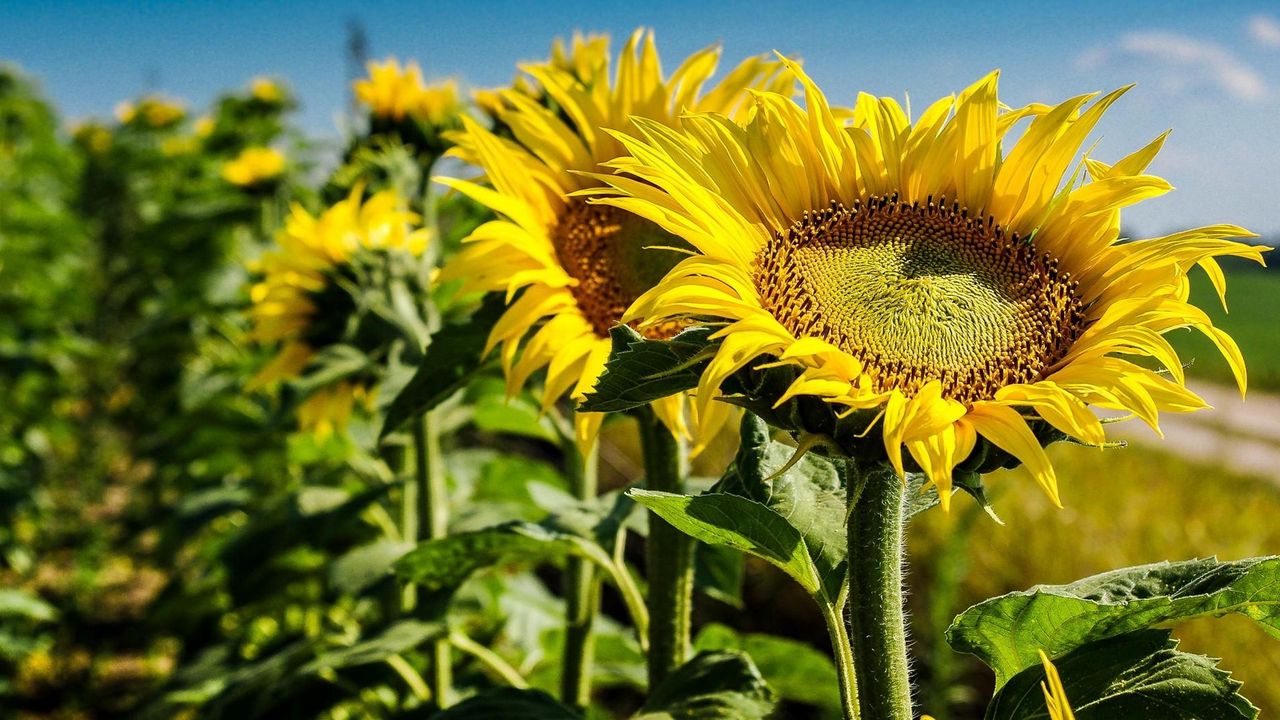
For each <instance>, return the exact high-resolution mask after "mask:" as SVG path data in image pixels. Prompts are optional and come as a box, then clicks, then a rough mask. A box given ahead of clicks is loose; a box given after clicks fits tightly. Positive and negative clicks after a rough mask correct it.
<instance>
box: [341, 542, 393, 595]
mask: <svg viewBox="0 0 1280 720" xmlns="http://www.w3.org/2000/svg"><path fill="white" fill-rule="evenodd" d="M412 549H413V543H411V542H406V541H399V540H378V541H377V542H374V543H371V544H369V545H363V546H361V547H358V548H355V549H354V550H351V551H350V552H348V553H346V554H345V555H343V556H342V557H340V558H338V559H337V560H334V561H333V564H332V565H330V566H329V583H330V584H331V585H333V587H334V588H335V589H337V590H338V591H339V592H344V593H348V594H351V595H355V594H357V593H359V592H360V591H362V590H364V589H365V588H367V587H369V586H370V585H373V584H374V583H376V582H378V581H379V580H382V579H383V578H386V577H390V576H391V567H392V565H394V564H395V561H396V560H399V559H400V558H401V557H402V556H403V555H404V554H405V553H407V552H409V551H410V550H412Z"/></svg>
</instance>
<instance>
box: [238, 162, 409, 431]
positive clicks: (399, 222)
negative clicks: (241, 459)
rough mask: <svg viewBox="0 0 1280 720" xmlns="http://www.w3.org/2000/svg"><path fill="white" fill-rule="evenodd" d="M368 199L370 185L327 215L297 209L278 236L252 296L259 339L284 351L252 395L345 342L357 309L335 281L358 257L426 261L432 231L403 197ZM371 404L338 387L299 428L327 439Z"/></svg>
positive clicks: (316, 398)
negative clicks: (396, 254)
mask: <svg viewBox="0 0 1280 720" xmlns="http://www.w3.org/2000/svg"><path fill="white" fill-rule="evenodd" d="M363 193H364V188H363V187H357V188H355V189H354V190H352V191H351V194H350V195H349V196H348V197H347V198H346V199H345V200H342V201H340V202H338V203H337V204H335V205H334V206H333V207H330V208H328V209H327V210H325V211H324V212H322V213H320V215H319V216H315V215H312V214H311V213H309V212H307V211H306V209H304V208H303V207H302V206H301V205H296V204H295V205H294V207H293V210H292V212H291V214H290V215H289V218H288V220H287V221H286V222H285V226H284V228H283V229H282V230H280V232H279V233H278V234H277V235H276V242H277V243H278V244H279V246H280V248H279V250H276V251H272V252H268V253H265V254H264V255H263V257H262V259H261V261H260V263H259V269H260V270H261V272H262V275H263V278H262V280H261V281H260V282H259V283H257V284H255V285H254V286H253V288H252V289H251V290H250V299H251V300H252V301H253V307H252V308H251V309H250V317H251V318H252V320H253V330H252V334H251V337H252V338H253V339H254V340H256V341H258V342H262V343H280V344H281V347H280V351H279V352H278V353H277V354H276V356H275V358H273V359H272V360H271V361H270V362H268V363H267V365H266V366H265V367H263V369H262V370H261V371H260V372H259V373H258V374H257V375H256V376H255V377H254V378H253V379H252V380H251V381H250V382H249V389H255V388H260V387H265V386H268V385H272V384H275V383H278V382H280V381H282V380H288V379H291V378H296V377H298V376H300V375H301V374H302V371H303V369H304V368H306V366H307V364H308V363H309V362H310V361H311V358H312V357H313V356H314V355H315V353H316V352H317V351H318V350H320V349H322V348H324V347H326V346H329V345H332V344H335V343H337V342H339V341H341V340H342V328H343V326H344V324H345V323H344V319H343V317H341V316H342V315H344V314H345V312H344V311H347V312H349V311H350V310H351V309H352V308H350V307H348V305H349V304H350V302H351V301H350V298H349V297H348V296H347V295H346V291H345V290H343V289H341V288H339V287H337V286H336V285H335V280H337V279H338V278H339V277H340V276H341V274H342V272H343V270H344V267H345V266H346V265H348V264H349V263H350V262H351V261H352V260H353V258H354V256H355V255H356V253H358V252H361V251H365V250H392V251H400V252H408V253H410V254H412V255H414V256H418V255H421V254H422V253H423V252H424V251H425V250H426V247H427V242H428V239H429V236H428V233H427V230H425V229H422V228H419V229H412V226H413V225H414V224H415V223H417V221H418V216H417V215H416V214H415V213H413V212H411V211H409V210H408V209H406V203H405V201H404V199H403V198H401V197H400V196H399V194H397V193H396V192H394V191H391V190H386V191H382V192H379V193H376V194H375V195H373V196H372V197H370V198H369V199H368V200H367V201H364V202H362V201H361V198H362V195H363ZM371 398H372V391H371V390H370V389H369V388H368V387H366V386H365V385H363V384H360V383H356V382H349V381H344V382H342V383H338V384H335V385H333V386H330V387H329V388H325V389H323V390H320V391H317V392H316V393H314V394H312V395H311V396H310V397H309V398H308V399H307V400H306V401H305V403H304V404H303V406H302V407H301V408H300V409H299V424H300V425H301V426H302V428H303V429H304V430H313V431H315V432H317V434H320V435H326V434H328V433H329V432H332V431H334V430H336V429H339V428H341V427H342V426H344V425H345V423H346V419H347V417H348V416H349V415H350V414H351V410H352V407H353V406H354V404H355V402H356V401H363V402H365V404H367V403H368V402H369V401H370V399H371Z"/></svg>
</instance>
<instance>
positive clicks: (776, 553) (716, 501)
mask: <svg viewBox="0 0 1280 720" xmlns="http://www.w3.org/2000/svg"><path fill="white" fill-rule="evenodd" d="M627 494H628V495H630V496H631V498H632V499H633V500H635V501H636V502H637V503H639V504H641V505H643V506H644V507H646V508H648V509H650V510H652V511H653V512H655V513H657V514H658V516H659V517H661V518H662V519H663V520H666V521H667V522H669V523H671V525H672V526H673V527H675V528H676V529H678V530H680V531H681V532H683V533H685V534H686V535H689V536H692V537H693V538H694V539H697V540H701V541H702V542H704V543H708V544H711V545H721V546H724V547H729V548H734V549H737V550H742V551H743V552H748V553H751V554H752V555H755V556H756V557H758V558H762V559H764V560H767V561H769V562H770V563H773V564H774V565H776V566H778V567H779V568H781V569H782V571H783V572H785V573H787V574H788V575H790V576H791V577H792V578H794V579H795V581H796V582H798V583H800V585H801V586H802V587H804V589H805V590H807V591H808V592H809V594H810V595H814V596H815V597H821V596H822V594H823V593H824V590H823V585H822V578H821V575H820V573H819V571H818V568H817V567H816V566H815V565H814V563H813V559H812V558H811V557H810V555H809V548H808V547H807V546H806V545H805V541H804V537H803V536H802V535H801V534H800V531H799V530H796V529H795V528H794V527H793V526H792V525H791V524H790V523H788V522H787V520H786V518H784V517H782V516H781V515H779V514H778V513H777V512H776V511H774V510H773V509H772V508H770V507H768V506H766V505H764V504H762V503H759V502H756V501H755V500H751V499H749V498H745V497H742V496H740V495H731V494H729V493H710V494H706V495H697V496H688V495H676V494H674V493H665V492H654V491H651V490H631V491H630V492H628V493H627Z"/></svg>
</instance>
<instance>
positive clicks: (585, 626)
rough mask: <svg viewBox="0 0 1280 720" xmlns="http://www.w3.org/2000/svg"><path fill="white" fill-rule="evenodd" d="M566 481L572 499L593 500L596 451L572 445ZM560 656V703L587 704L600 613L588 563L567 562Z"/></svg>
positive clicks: (594, 579)
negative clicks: (595, 633) (562, 639)
mask: <svg viewBox="0 0 1280 720" xmlns="http://www.w3.org/2000/svg"><path fill="white" fill-rule="evenodd" d="M566 444H567V445H568V446H569V448H570V452H569V455H570V458H569V480H570V483H571V484H572V486H573V487H572V490H573V494H574V496H575V497H577V498H578V499H579V500H594V499H595V497H596V485H597V480H596V473H597V469H598V461H597V457H596V449H595V448H592V449H591V451H590V452H589V453H588V454H587V455H585V456H583V455H582V454H580V453H579V452H578V450H577V448H576V446H575V445H574V444H573V442H572V441H569V442H568V443H566ZM565 584H566V587H567V590H566V595H565V632H564V653H563V656H562V657H561V662H562V666H561V675H560V699H561V701H563V702H564V703H565V704H566V705H569V706H571V707H575V708H579V709H581V708H586V707H587V706H588V705H590V704H591V666H592V663H593V662H594V659H595V640H594V638H593V637H592V629H593V627H594V625H595V621H596V615H597V614H598V613H599V612H600V579H599V577H597V575H596V572H595V568H594V567H593V566H592V565H591V563H590V561H588V560H585V559H583V558H570V559H569V561H568V568H567V570H566V583H565Z"/></svg>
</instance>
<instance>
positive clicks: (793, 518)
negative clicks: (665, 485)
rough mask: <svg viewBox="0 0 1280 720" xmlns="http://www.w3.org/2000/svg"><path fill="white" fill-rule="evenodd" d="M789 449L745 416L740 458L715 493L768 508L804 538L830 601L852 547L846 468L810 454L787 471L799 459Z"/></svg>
mask: <svg viewBox="0 0 1280 720" xmlns="http://www.w3.org/2000/svg"><path fill="white" fill-rule="evenodd" d="M795 452H796V449H795V448H794V447H792V446H790V445H787V444H785V443H780V442H774V441H773V440H772V439H771V437H770V434H769V426H768V425H766V424H765V422H764V421H763V420H761V419H760V418H758V417H756V416H755V415H752V414H751V413H746V414H744V415H743V416H742V425H741V428H740V440H739V445H738V454H737V456H736V457H735V458H734V460H733V463H732V464H730V465H729V468H728V469H727V470H725V474H724V477H723V478H721V480H720V482H718V483H716V485H715V487H713V488H712V492H724V493H732V494H734V495H741V496H743V497H747V498H751V499H752V500H756V501H757V502H759V503H761V504H763V505H765V506H766V507H768V508H770V509H771V510H773V511H774V512H776V513H777V514H778V515H780V516H781V517H782V518H784V519H785V520H786V522H787V523H788V524H789V525H791V526H792V527H793V528H795V529H796V531H797V532H799V533H800V536H801V537H802V538H804V542H805V547H806V548H807V550H808V553H809V557H810V558H811V559H812V561H813V565H814V567H815V568H817V571H818V575H819V577H821V579H822V587H823V590H824V592H825V593H826V595H827V597H829V598H834V597H836V595H838V594H839V592H840V586H841V585H842V584H843V583H844V577H845V571H846V568H847V567H848V559H849V546H848V541H847V540H846V537H847V535H846V532H847V531H846V529H845V520H844V518H845V502H846V501H845V481H846V478H845V474H846V473H847V469H848V466H847V465H846V464H845V463H844V462H843V461H840V460H830V459H827V458H824V457H821V456H818V455H815V454H814V453H806V454H805V455H804V456H803V457H801V458H800V459H799V460H798V461H797V462H796V463H795V464H793V465H792V466H791V467H790V468H787V470H786V472H783V473H781V474H779V473H778V471H779V470H782V468H784V467H786V465H787V463H788V462H790V461H791V459H792V457H793V456H794V455H795Z"/></svg>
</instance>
